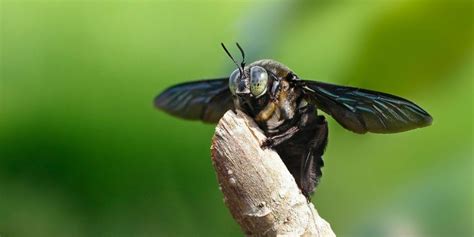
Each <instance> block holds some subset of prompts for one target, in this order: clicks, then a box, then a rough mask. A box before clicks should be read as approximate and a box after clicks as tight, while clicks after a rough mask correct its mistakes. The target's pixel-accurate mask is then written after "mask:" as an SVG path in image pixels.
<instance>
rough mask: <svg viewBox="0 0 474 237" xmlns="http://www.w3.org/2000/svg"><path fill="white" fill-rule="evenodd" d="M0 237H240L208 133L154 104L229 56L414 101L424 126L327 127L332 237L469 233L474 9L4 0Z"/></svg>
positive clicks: (325, 189) (323, 205) (216, 72)
mask: <svg viewBox="0 0 474 237" xmlns="http://www.w3.org/2000/svg"><path fill="white" fill-rule="evenodd" d="M0 19H1V22H0V27H1V28H0V30H1V38H0V40H1V41H0V44H1V45H0V46H1V47H0V55H1V58H0V60H1V61H0V67H1V68H0V70H1V74H0V235H1V236H241V232H240V229H239V227H238V226H237V224H236V223H234V221H233V220H232V218H231V216H230V214H229V212H228V211H227V209H226V207H225V206H224V203H223V201H222V195H221V193H220V192H219V190H218V185H217V181H216V177H215V174H214V171H213V169H212V166H211V161H210V157H209V156H210V152H209V147H210V139H211V137H212V135H213V132H214V126H213V125H207V124H202V123H200V122H189V121H183V120H179V119H176V118H173V117H170V116H168V115H166V114H164V113H163V112H160V111H156V110H155V109H154V108H153V106H152V99H153V97H154V96H155V95H156V94H157V93H159V92H160V91H162V90H163V89H165V88H166V87H168V86H170V85H172V84H175V83H179V82H183V81H188V80H193V79H200V78H212V77H219V76H225V75H228V74H229V73H230V72H231V70H232V69H233V64H232V63H231V61H230V60H229V59H228V57H227V56H226V54H225V53H224V52H223V50H222V49H221V47H220V45H219V43H220V42H225V43H227V44H228V45H229V47H230V49H231V51H233V52H234V53H235V54H236V55H238V53H237V52H238V51H237V50H236V49H235V48H234V47H233V46H232V44H233V43H234V42H235V41H238V42H240V44H241V45H242V46H243V47H244V48H245V49H246V52H247V56H248V61H254V60H257V59H260V58H273V59H276V60H278V61H281V62H283V63H285V64H286V65H288V66H289V67H290V68H292V69H293V70H294V71H295V72H296V73H297V74H298V75H299V76H301V77H303V78H307V79H314V80H321V81H326V82H333V83H339V84H344V85H352V86H358V87H364V88H369V89H374V90H379V91H384V92H389V93H392V94H396V95H400V96H403V97H405V98H408V99H411V100H413V101H416V102H417V103H418V104H419V105H421V106H422V107H423V108H425V109H426V110H427V111H429V112H430V113H431V114H432V116H433V117H434V124H433V125H432V126H431V127H428V128H425V129H418V130H414V131H410V132H406V133H401V134H394V135H375V134H367V135H356V134H353V133H351V132H348V131H346V130H344V129H343V128H341V127H340V126H339V125H338V124H337V123H335V122H334V120H332V119H329V120H330V136H329V140H330V141H329V146H328V148H327V152H326V155H325V160H326V167H325V168H324V170H323V171H324V176H323V180H322V183H321V185H320V186H319V189H318V191H317V193H316V194H315V196H314V198H313V202H314V203H315V205H316V207H317V209H318V210H319V212H320V214H321V215H322V216H323V217H324V218H325V219H326V220H327V221H328V222H330V223H331V225H332V227H333V229H334V230H335V232H336V233H337V234H338V235H339V236H361V237H362V236H374V237H375V236H473V234H474V233H473V227H472V226H473V219H472V218H473V217H472V216H473V161H472V158H473V127H472V122H473V118H472V109H473V105H472V102H473V96H472V94H473V85H472V80H473V62H474V60H473V59H474V57H473V52H474V51H473V42H474V41H473V4H472V1H467V0H466V1H463V0H457V1H408V0H405V1H375V0H374V1H370V0H369V1H367V0H362V1H339V2H336V1H325V0H319V1H291V2H284V1H260V2H250V1H248V2H244V1H162V2H160V1H94V0H89V1H60V0H55V1H8V0H3V1H0Z"/></svg>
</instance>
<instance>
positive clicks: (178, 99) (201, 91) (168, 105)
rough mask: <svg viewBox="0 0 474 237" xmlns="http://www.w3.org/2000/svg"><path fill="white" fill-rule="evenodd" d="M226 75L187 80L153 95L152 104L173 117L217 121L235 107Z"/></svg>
mask: <svg viewBox="0 0 474 237" xmlns="http://www.w3.org/2000/svg"><path fill="white" fill-rule="evenodd" d="M228 83H229V80H228V78H220V79H212V80H203V81H194V82H186V83H182V84H178V85H175V86H172V87H170V88H168V89H166V90H165V91H163V92H162V93H161V94H159V95H158V96H157V97H156V98H155V106H156V108H158V109H161V110H163V111H165V112H167V113H169V114H171V115H174V116H176V117H180V118H184V119H190V120H202V121H204V122H208V123H216V122H217V121H219V119H220V118H221V117H222V116H223V115H224V113H225V112H227V111H228V110H230V109H233V108H234V104H233V101H232V94H231V92H230V90H229V86H228V85H229V84H228Z"/></svg>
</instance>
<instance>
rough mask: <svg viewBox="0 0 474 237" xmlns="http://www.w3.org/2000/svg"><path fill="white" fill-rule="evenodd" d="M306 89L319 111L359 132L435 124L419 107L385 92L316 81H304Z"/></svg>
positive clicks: (389, 131)
mask: <svg viewBox="0 0 474 237" xmlns="http://www.w3.org/2000/svg"><path fill="white" fill-rule="evenodd" d="M303 90H304V91H305V92H306V93H307V94H309V95H310V97H311V99H312V101H313V103H314V104H316V106H317V107H318V108H319V109H321V110H323V111H324V112H326V113H328V114H329V115H331V116H332V117H333V118H334V119H335V120H336V121H337V122H339V123H340V124H341V125H342V126H343V127H344V128H346V129H348V130H351V131H353V132H356V133H366V132H373V133H396V132H403V131H407V130H410V129H415V128H420V127H425V126H428V125H430V124H431V122H432V118H431V116H430V115H429V114H428V113H427V112H426V111H425V110H423V109H422V108H420V107H419V106H418V105H416V104H414V103H413V102H410V101H408V100H406V99H403V98H400V97H398V96H394V95H390V94H386V93H382V92H377V91H371V90H366V89H360V88H354V87H346V86H338V85H333V84H328V83H322V82H316V81H305V86H304V87H303Z"/></svg>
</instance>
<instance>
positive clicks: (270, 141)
mask: <svg viewBox="0 0 474 237" xmlns="http://www.w3.org/2000/svg"><path fill="white" fill-rule="evenodd" d="M299 131H300V129H299V128H298V127H297V126H293V127H290V128H289V129H288V130H286V131H285V132H283V133H281V134H278V135H275V136H271V137H267V139H265V141H264V142H263V143H262V145H261V147H262V148H273V147H275V146H278V145H280V144H281V143H283V142H284V141H286V140H288V139H290V138H291V137H293V135H295V134H296V133H297V132H299Z"/></svg>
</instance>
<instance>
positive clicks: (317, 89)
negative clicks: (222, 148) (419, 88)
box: [155, 44, 432, 200]
mask: <svg viewBox="0 0 474 237" xmlns="http://www.w3.org/2000/svg"><path fill="white" fill-rule="evenodd" d="M221 45H222V47H223V48H224V50H225V51H226V53H227V54H228V56H229V57H230V58H231V59H232V61H234V63H235V65H237V69H235V70H234V71H233V72H232V73H231V74H230V76H229V77H224V78H218V79H211V80H201V81H193V82H187V83H182V84H178V85H175V86H172V87H170V88H168V89H166V90H165V91H164V92H162V93H161V94H160V95H158V96H157V97H156V99H155V106H156V107H157V108H159V109H162V110H164V111H165V112H167V113H169V114H171V115H174V116H177V117H180V118H184V119H191V120H202V121H204V122H209V123H216V122H217V121H218V120H219V119H220V118H221V117H222V116H223V115H224V113H225V112H226V111H228V110H231V109H232V110H235V109H238V110H241V111H243V112H245V113H246V114H247V115H249V116H250V117H252V118H253V119H254V120H255V122H256V123H257V124H258V126H259V127H260V128H261V129H262V130H263V131H264V133H265V135H266V136H267V139H266V141H265V142H264V143H263V144H262V147H266V148H273V149H275V150H276V151H277V153H278V154H279V155H280V157H281V159H282V160H283V162H284V163H285V165H286V167H287V168H288V170H289V171H290V172H291V174H292V175H293V177H294V178H295V180H296V183H297V184H298V186H299V187H300V189H301V191H302V193H303V194H304V195H305V196H306V198H307V199H308V200H310V195H311V194H312V193H313V191H314V189H315V187H316V186H317V184H318V182H319V179H320V177H321V175H322V173H321V168H322V167H323V165H324V162H323V159H322V156H323V154H324V150H325V147H326V145H327V138H328V125H327V121H326V119H325V117H324V116H323V115H318V110H317V109H320V110H322V111H324V112H326V113H327V114H329V115H331V117H333V118H334V119H335V120H336V121H337V122H338V123H339V124H340V125H342V126H343V127H344V128H346V129H348V130H350V131H352V132H355V133H361V134H362V133H366V132H372V133H396V132H403V131H407V130H410V129H415V128H420V127H425V126H428V125H430V124H431V122H432V118H431V116H430V115H429V114H428V113H427V112H426V111H425V110H423V109H422V108H420V107H419V106H417V105H416V104H414V103H413V102H410V101H408V100H406V99H403V98H400V97H398V96H394V95H390V94H386V93H382V92H377V91H371V90H366V89H361V88H354V87H347V86H338V85H333V84H328V83H323V82H317V81H308V80H302V79H300V78H299V77H298V76H297V75H296V74H295V73H294V72H293V71H292V70H290V69H289V68H288V67H287V66H285V65H283V64H281V63H279V62H277V61H274V60H270V59H263V60H258V61H255V62H253V63H251V64H249V65H247V66H246V65H245V54H244V51H243V50H242V48H241V47H240V45H239V44H237V47H238V48H239V50H240V52H241V54H242V62H241V63H240V64H238V63H237V62H236V61H235V60H234V58H233V57H232V55H231V54H230V53H229V51H228V50H227V49H226V48H225V46H224V44H221Z"/></svg>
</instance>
